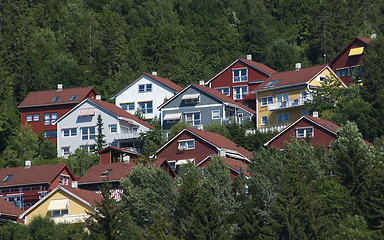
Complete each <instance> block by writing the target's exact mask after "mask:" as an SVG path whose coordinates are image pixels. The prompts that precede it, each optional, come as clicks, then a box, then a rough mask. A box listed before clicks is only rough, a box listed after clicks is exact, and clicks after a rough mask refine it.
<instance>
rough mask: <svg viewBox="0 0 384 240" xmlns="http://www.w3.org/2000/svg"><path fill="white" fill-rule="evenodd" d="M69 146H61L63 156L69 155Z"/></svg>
mask: <svg viewBox="0 0 384 240" xmlns="http://www.w3.org/2000/svg"><path fill="white" fill-rule="evenodd" d="M69 149H70V148H69V147H62V148H61V153H62V155H63V156H67V155H69Z"/></svg>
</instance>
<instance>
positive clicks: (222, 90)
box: [215, 87, 231, 96]
mask: <svg viewBox="0 0 384 240" xmlns="http://www.w3.org/2000/svg"><path fill="white" fill-rule="evenodd" d="M215 89H216V90H217V91H219V92H221V93H222V94H224V95H226V96H230V95H231V88H230V87H220V88H215ZM225 90H227V92H228V94H226V93H224V92H225Z"/></svg>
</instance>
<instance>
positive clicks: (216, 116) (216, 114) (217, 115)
mask: <svg viewBox="0 0 384 240" xmlns="http://www.w3.org/2000/svg"><path fill="white" fill-rule="evenodd" d="M212 119H213V120H217V119H220V110H212Z"/></svg>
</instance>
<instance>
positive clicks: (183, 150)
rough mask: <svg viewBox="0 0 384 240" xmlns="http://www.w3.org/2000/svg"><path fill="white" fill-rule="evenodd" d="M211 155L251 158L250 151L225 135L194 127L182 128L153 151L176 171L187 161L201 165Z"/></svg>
mask: <svg viewBox="0 0 384 240" xmlns="http://www.w3.org/2000/svg"><path fill="white" fill-rule="evenodd" d="M211 155H219V156H220V157H224V158H230V159H234V160H236V161H240V162H249V161H250V159H251V158H252V153H251V152H249V151H248V150H246V149H244V148H243V147H241V146H239V145H237V144H236V143H234V142H232V141H231V140H229V139H227V138H226V137H224V136H222V135H220V134H218V133H213V132H207V131H202V130H198V129H194V128H185V129H183V130H182V131H180V132H179V133H178V134H177V135H176V136H175V137H173V138H172V139H170V140H169V141H168V142H167V143H165V144H164V145H163V146H162V147H161V148H159V150H157V152H156V153H155V157H156V158H157V159H159V160H160V159H163V160H167V161H168V163H169V165H170V166H171V167H172V168H173V169H174V170H175V171H176V172H177V170H178V166H180V165H182V164H186V163H188V162H193V163H194V164H196V165H199V166H200V165H201V167H203V166H204V164H203V162H205V161H207V159H209V158H210V156H211ZM208 162H209V161H208ZM208 162H207V163H208Z"/></svg>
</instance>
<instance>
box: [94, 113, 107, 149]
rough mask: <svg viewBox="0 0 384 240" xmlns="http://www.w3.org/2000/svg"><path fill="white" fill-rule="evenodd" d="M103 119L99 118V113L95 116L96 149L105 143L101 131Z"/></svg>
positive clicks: (102, 146) (101, 147)
mask: <svg viewBox="0 0 384 240" xmlns="http://www.w3.org/2000/svg"><path fill="white" fill-rule="evenodd" d="M103 125H104V124H103V119H102V118H101V115H98V116H97V124H96V127H97V135H96V139H95V140H96V151H99V150H101V149H103V148H104V146H105V145H106V141H105V134H104V133H103V129H104V128H103Z"/></svg>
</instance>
